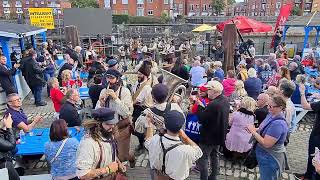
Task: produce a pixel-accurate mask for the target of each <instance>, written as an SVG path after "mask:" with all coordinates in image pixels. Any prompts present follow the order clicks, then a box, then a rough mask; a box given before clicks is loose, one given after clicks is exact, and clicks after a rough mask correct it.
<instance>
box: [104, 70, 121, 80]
mask: <svg viewBox="0 0 320 180" xmlns="http://www.w3.org/2000/svg"><path fill="white" fill-rule="evenodd" d="M105 75H106V76H114V77H116V78H118V79H119V78H120V77H121V76H122V75H121V72H119V71H117V70H115V69H108V70H107V71H106V74H105Z"/></svg>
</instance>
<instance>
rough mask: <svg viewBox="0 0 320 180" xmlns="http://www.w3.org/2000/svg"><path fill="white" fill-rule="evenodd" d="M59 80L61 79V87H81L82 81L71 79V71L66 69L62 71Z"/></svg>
mask: <svg viewBox="0 0 320 180" xmlns="http://www.w3.org/2000/svg"><path fill="white" fill-rule="evenodd" d="M61 79H62V87H67V88H71V87H73V86H74V85H75V86H78V87H81V86H82V81H81V80H80V79H76V80H73V79H72V71H70V70H68V69H66V70H64V71H62V73H61Z"/></svg>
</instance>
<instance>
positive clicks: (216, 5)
mask: <svg viewBox="0 0 320 180" xmlns="http://www.w3.org/2000/svg"><path fill="white" fill-rule="evenodd" d="M211 7H212V10H213V12H215V13H216V14H217V15H220V14H221V12H222V11H223V10H224V8H225V7H226V4H225V3H224V1H222V0H212V3H211Z"/></svg>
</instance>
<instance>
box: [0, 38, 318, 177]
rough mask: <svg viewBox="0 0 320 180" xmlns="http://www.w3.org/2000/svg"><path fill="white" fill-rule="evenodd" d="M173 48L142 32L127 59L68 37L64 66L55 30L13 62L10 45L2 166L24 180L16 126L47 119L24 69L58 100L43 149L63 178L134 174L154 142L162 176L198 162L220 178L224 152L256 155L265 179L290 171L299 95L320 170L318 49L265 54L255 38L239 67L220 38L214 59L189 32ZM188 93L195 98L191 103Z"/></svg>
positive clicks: (185, 171)
mask: <svg viewBox="0 0 320 180" xmlns="http://www.w3.org/2000/svg"><path fill="white" fill-rule="evenodd" d="M175 46H176V45H175V44H174V41H165V40H164V39H152V42H151V43H150V45H149V46H147V44H146V43H143V41H142V40H140V39H132V40H130V42H129V43H128V44H127V45H124V46H121V47H120V48H119V49H118V55H119V56H118V58H117V57H107V58H104V57H102V56H101V55H99V54H98V53H96V52H95V51H94V50H93V49H92V48H89V49H88V50H87V51H84V50H83V49H82V48H81V47H80V46H76V47H75V48H74V49H73V48H72V44H68V46H67V48H66V50H65V54H64V64H62V65H61V66H60V67H57V65H56V63H55V60H56V59H57V53H58V49H57V48H56V46H55V45H54V44H53V42H52V41H50V40H49V41H48V43H43V44H42V46H41V48H39V49H33V48H28V49H27V50H26V52H24V54H25V56H24V57H23V58H22V59H21V61H20V62H19V63H18V62H17V63H15V64H14V65H13V66H12V68H9V67H7V66H6V64H7V63H6V57H5V56H3V55H1V56H0V83H1V85H2V87H3V89H4V91H5V93H6V95H7V106H8V109H7V111H6V113H5V116H4V119H3V125H2V126H3V129H1V131H0V149H1V153H0V167H6V168H7V169H8V171H9V177H10V180H13V179H19V175H18V173H17V171H16V170H15V169H14V166H13V164H12V160H13V158H14V157H15V153H16V146H15V145H16V139H15V133H14V131H16V132H21V131H23V132H25V133H29V132H31V131H32V129H33V128H35V127H37V126H38V125H39V124H40V123H41V122H42V121H43V117H40V116H36V117H34V118H33V120H30V119H29V118H28V116H27V115H26V114H25V113H24V112H23V110H22V102H21V98H20V97H19V94H18V91H17V89H16V87H15V85H14V81H13V78H12V75H14V74H15V72H16V71H17V69H20V70H21V72H22V75H23V76H24V78H25V80H26V82H27V84H28V85H29V87H30V89H31V92H32V94H33V95H34V100H35V105H36V106H45V105H46V104H47V102H44V100H43V95H42V91H43V90H42V89H43V87H45V86H47V92H48V94H47V95H48V96H49V97H50V98H51V100H52V103H53V105H54V111H55V116H54V119H55V120H54V121H53V122H52V124H51V127H50V141H49V142H47V143H46V144H45V154H44V155H45V158H46V160H47V162H48V164H49V167H50V173H51V175H52V177H53V179H63V180H64V179H97V178H100V179H103V178H106V179H115V178H116V177H121V176H124V174H123V172H125V171H126V169H127V168H128V167H129V166H130V167H131V168H134V167H135V162H136V159H135V157H136V156H137V155H139V154H141V153H145V152H147V153H148V154H149V162H150V163H149V164H150V169H151V171H150V175H151V178H152V179H186V178H187V177H189V172H190V169H193V170H195V171H199V173H200V179H201V180H207V179H210V180H215V179H218V174H219V156H221V154H222V155H223V156H224V157H225V158H226V159H229V160H230V161H232V162H240V163H242V164H245V165H246V164H248V163H250V162H248V160H249V159H250V158H252V157H253V156H254V157H255V160H256V162H257V163H256V164H255V165H254V167H256V166H258V167H259V173H260V179H262V180H268V179H281V173H282V172H283V171H284V170H286V169H288V168H289V167H288V162H287V158H286V146H287V145H288V143H290V142H291V141H290V136H291V135H292V134H294V133H295V132H296V130H297V127H298V123H299V120H298V119H297V111H296V107H295V104H301V106H302V108H304V109H306V110H312V111H314V112H315V113H316V114H317V116H316V119H315V125H314V127H313V130H312V132H311V135H310V139H309V148H308V164H307V169H306V172H305V173H304V174H301V175H300V174H296V177H299V178H301V179H305V180H306V179H312V178H314V179H319V178H320V176H319V174H318V173H319V170H320V159H319V156H320V155H319V154H318V155H316V156H314V154H315V153H316V147H319V146H320V144H319V143H320V132H319V128H320V119H319V118H320V116H319V115H320V114H319V112H320V101H318V100H319V99H320V95H319V93H320V90H319V88H320V85H319V82H318V81H319V77H318V69H317V68H318V65H319V64H318V62H319V59H318V58H319V56H318V54H317V52H316V51H315V50H314V51H313V52H312V53H311V54H310V55H307V56H306V57H305V58H304V59H302V58H301V57H300V56H299V55H297V56H295V57H294V58H293V59H289V58H288V56H287V52H286V48H285V44H283V43H280V44H279V46H281V47H280V48H277V49H275V50H276V53H271V54H270V55H269V57H268V58H267V59H260V58H258V59H255V58H253V57H252V55H255V51H254V44H253V42H251V44H250V46H249V48H247V49H246V50H245V51H243V52H242V53H241V54H240V56H239V58H238V59H234V61H235V63H236V64H235V65H236V67H235V69H228V70H227V71H224V70H223V64H224V63H225V60H224V54H223V51H222V42H221V41H219V40H218V41H217V43H216V44H215V45H214V46H213V47H212V48H210V51H211V57H203V56H194V57H192V56H191V47H190V43H189V41H185V42H182V43H181V44H180V46H179V48H177V50H176V49H175ZM246 51H248V52H249V53H247V52H246ZM248 54H250V55H248ZM232 61H233V60H232ZM120 62H124V65H123V66H122V67H120ZM130 62H131V64H130ZM306 62H307V63H306ZM129 64H130V65H131V66H132V67H134V68H133V71H135V73H136V74H137V81H135V82H134V84H129V82H127V80H126V78H125V76H126V75H125V71H126V70H127V67H125V66H127V65H129ZM160 67H161V68H162V69H164V70H166V71H168V72H171V73H172V76H174V77H175V78H176V77H179V78H181V79H184V80H186V81H187V82H188V83H184V85H185V86H186V88H188V89H190V90H191V93H190V96H189V97H181V96H179V93H178V94H171V92H172V88H175V87H171V86H169V85H168V84H167V83H168V82H166V83H164V82H165V78H166V77H165V76H163V75H160V76H159V74H161V73H160V72H161V71H160V70H159V69H160ZM80 70H87V71H88V73H89V76H88V78H87V79H86V80H84V79H81V78H80V76H79V71H80ZM82 86H87V87H88V88H89V96H90V99H91V101H92V112H91V113H90V114H91V115H90V116H89V117H86V116H84V115H83V113H82V111H81V110H82V109H83V108H84V106H83V103H82V100H81V98H80V95H79V91H78V90H79V87H82ZM317 90H319V93H318V92H317ZM184 99H188V107H189V108H188V109H187V110H186V111H185V110H184V109H183V107H182V101H183V100H184ZM68 127H75V128H76V130H77V131H78V132H83V134H84V135H83V137H82V139H81V140H80V142H79V141H78V140H76V139H75V138H74V137H71V136H70V134H69V131H68ZM131 135H134V136H136V137H137V138H138V142H139V144H138V145H137V146H136V148H135V151H134V152H131V151H130V142H131V141H132V140H131ZM316 154H317V153H316ZM249 157H250V158H249ZM209 165H210V168H209ZM247 167H248V166H247ZM251 168H252V167H251ZM209 169H210V171H209Z"/></svg>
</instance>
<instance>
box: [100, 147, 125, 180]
mask: <svg viewBox="0 0 320 180" xmlns="http://www.w3.org/2000/svg"><path fill="white" fill-rule="evenodd" d="M97 142H98V145H99V148H100V157H99V161H98V165H97V168H101V161H102V156H103V149H102V145H101V143H100V142H99V141H97ZM111 147H112V162H114V161H115V160H116V151H117V148H114V147H113V146H111ZM118 169H119V168H118ZM94 179H95V180H128V177H127V175H126V173H125V172H122V171H119V170H118V171H117V172H115V173H112V174H109V175H108V176H100V177H96V178H94Z"/></svg>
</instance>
